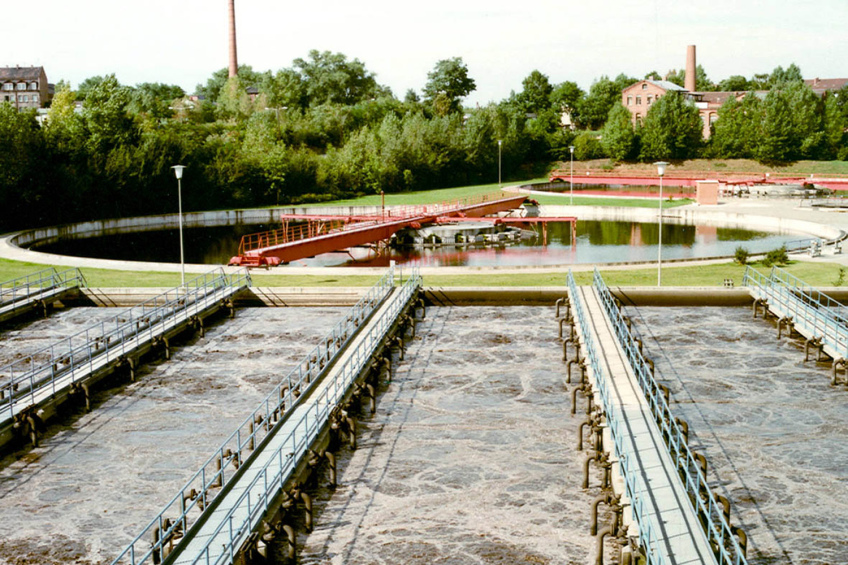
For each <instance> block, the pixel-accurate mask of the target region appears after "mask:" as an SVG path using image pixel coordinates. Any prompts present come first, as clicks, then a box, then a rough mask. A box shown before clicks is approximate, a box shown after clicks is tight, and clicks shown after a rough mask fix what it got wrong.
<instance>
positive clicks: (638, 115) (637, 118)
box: [636, 114, 642, 124]
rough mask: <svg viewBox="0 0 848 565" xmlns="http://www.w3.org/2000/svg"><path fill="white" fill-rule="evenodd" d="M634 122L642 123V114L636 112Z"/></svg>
mask: <svg viewBox="0 0 848 565" xmlns="http://www.w3.org/2000/svg"><path fill="white" fill-rule="evenodd" d="M636 123H637V124H641V123H642V114H636Z"/></svg>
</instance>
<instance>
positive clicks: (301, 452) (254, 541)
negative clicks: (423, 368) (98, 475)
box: [113, 267, 423, 565]
mask: <svg viewBox="0 0 848 565" xmlns="http://www.w3.org/2000/svg"><path fill="white" fill-rule="evenodd" d="M420 286H421V277H420V275H419V274H418V269H417V268H416V269H414V270H413V273H412V276H411V277H410V278H409V279H408V280H406V281H405V282H404V284H402V285H401V286H400V287H395V284H394V268H393V267H392V268H390V269H389V271H388V272H387V273H386V274H385V275H384V277H383V278H382V279H381V280H380V281H379V282H378V283H377V284H376V285H375V286H374V287H373V288H371V290H370V291H369V292H368V293H367V294H366V295H365V296H364V297H363V298H362V299H361V300H360V301H359V303H357V304H356V305H355V306H354V307H353V308H352V309H351V310H350V312H349V313H348V314H347V315H346V316H345V317H344V318H343V319H342V320H341V321H340V322H339V323H338V324H337V326H336V327H335V328H333V330H332V331H331V332H330V333H329V334H328V335H327V336H326V337H325V339H324V340H323V341H322V343H321V344H319V345H318V346H317V347H316V348H315V349H314V350H313V351H312V353H310V354H309V355H307V356H306V357H305V358H304V359H303V360H302V361H301V362H300V364H299V365H298V366H297V367H296V368H295V369H294V370H292V372H291V373H289V375H288V376H287V377H285V378H284V379H283V381H282V382H281V383H280V384H279V385H278V386H277V387H276V388H275V389H274V390H272V391H271V393H270V394H269V395H268V396H267V397H266V398H265V400H263V401H262V402H261V403H260V404H259V406H258V407H257V408H256V409H255V410H254V411H253V413H251V414H250V415H248V417H247V418H246V419H245V420H244V421H243V422H242V424H241V426H239V428H238V429H237V430H236V431H235V432H233V434H231V435H230V437H229V438H228V439H227V440H226V441H225V442H224V443H223V444H222V445H221V446H220V447H219V448H218V449H217V450H216V451H215V452H214V454H213V455H212V456H211V457H210V458H209V459H208V460H207V461H206V462H205V463H204V465H203V466H202V467H201V468H200V470H198V471H197V473H195V474H194V476H193V477H192V478H191V479H189V481H188V482H187V483H186V484H185V485H184V486H183V488H182V489H180V491H179V493H177V495H176V496H175V497H174V498H173V499H172V500H171V501H170V502H169V503H168V504H167V505H166V506H165V508H164V509H163V510H162V511H161V512H160V513H159V514H158V515H157V516H156V517H155V518H154V519H153V520H152V521H151V522H150V523H149V524H148V525H147V526H146V527H145V528H144V530H143V531H142V532H141V534H139V535H138V537H136V539H135V540H134V541H133V542H132V543H131V544H130V545H129V546H128V547H127V548H126V549H125V550H124V551H123V552H122V553H121V554H120V555H119V556H118V557H117V558H116V559H115V561H113V565H115V564H118V563H128V564H131V565H139V564H142V563H154V564H159V563H167V564H188V563H203V564H213V563H214V564H219V563H233V562H239V563H243V562H250V561H252V560H254V559H257V558H259V559H264V558H265V556H267V555H268V552H269V545H270V544H272V543H274V542H282V543H284V544H287V545H284V547H287V548H288V556H289V558H290V559H292V560H293V559H295V540H296V536H295V534H294V522H293V516H292V514H293V513H294V511H295V510H296V509H297V507H298V504H301V503H302V505H303V507H304V513H305V522H306V524H305V526H306V529H307V530H311V528H312V502H311V498H310V497H309V494H308V493H307V492H306V489H305V485H306V484H308V483H309V482H310V481H314V480H315V478H316V477H315V475H314V474H313V471H316V470H317V467H318V466H319V465H321V464H322V463H323V462H326V463H327V464H328V467H329V469H330V483H331V486H335V480H336V479H335V472H336V469H335V455H334V453H333V452H334V451H335V450H336V449H337V448H338V445H339V443H340V441H341V439H340V438H341V437H342V434H344V436H346V437H347V440H348V441H349V442H350V445H351V447H355V441H356V421H355V419H354V416H353V408H352V407H353V406H355V405H357V403H358V402H359V401H360V399H361V397H363V396H367V397H368V398H369V400H370V404H371V410H372V412H373V411H374V410H375V398H376V388H377V385H378V384H379V379H380V377H381V376H382V375H385V377H386V378H389V379H390V378H391V349H390V348H391V347H393V346H398V347H399V348H400V351H401V354H402V351H403V336H404V332H405V331H406V330H407V329H410V328H412V329H413V331H414V319H413V316H411V315H410V314H409V311H410V309H412V308H415V306H416V305H421V306H423V300H421V299H420V298H419V290H420ZM413 314H414V312H413Z"/></svg>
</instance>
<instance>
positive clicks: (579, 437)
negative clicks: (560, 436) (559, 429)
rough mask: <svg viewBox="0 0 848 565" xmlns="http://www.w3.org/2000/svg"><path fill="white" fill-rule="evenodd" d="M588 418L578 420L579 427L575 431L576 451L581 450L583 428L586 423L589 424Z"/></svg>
mask: <svg viewBox="0 0 848 565" xmlns="http://www.w3.org/2000/svg"><path fill="white" fill-rule="evenodd" d="M590 423H591V422H590V421H589V420H584V421H582V422H580V429H579V431H578V432H577V451H583V428H584V426H586V424H590Z"/></svg>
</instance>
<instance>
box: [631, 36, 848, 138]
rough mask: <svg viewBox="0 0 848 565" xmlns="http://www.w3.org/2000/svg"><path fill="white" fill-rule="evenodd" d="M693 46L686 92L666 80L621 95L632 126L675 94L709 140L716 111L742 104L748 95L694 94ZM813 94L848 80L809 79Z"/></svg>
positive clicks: (633, 87)
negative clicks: (693, 109)
mask: <svg viewBox="0 0 848 565" xmlns="http://www.w3.org/2000/svg"><path fill="white" fill-rule="evenodd" d="M695 74H696V66H695V46H694V45H689V46H688V47H687V50H686V78H685V81H686V82H685V88H684V87H680V86H678V85H676V84H674V83H673V82H669V81H666V80H640V81H639V82H637V83H634V84H631V85H630V86H628V87H627V88H625V89H624V90H622V91H621V104H622V105H623V106H624V107H625V108H627V109H628V110H630V115H631V121H632V122H633V125H634V126H635V125H636V124H639V123H642V121H643V120H644V119H645V116H646V115H647V114H648V110H650V108H651V104H653V103H654V102H656V101H657V100H658V99H659V98H661V97H662V96H663V95H665V94H666V93H667V92H669V91H672V90H676V91H679V92H681V93H683V95H684V96H685V97H686V99H687V100H690V101H692V103H693V104H694V105H695V107H696V108H697V109H698V113H699V114H700V116H701V122H703V126H704V127H703V136H704V139H709V137H710V133H711V129H710V127H711V126H712V125H713V124H714V123H715V122H716V120H718V110H719V108H721V105H722V104H724V103H725V102H726V101H727V99H728V98H730V97H734V98H736V99H737V100H742V99H743V98H744V97H745V96H746V95H747V94H748V92H744V91H736V92H696V91H695ZM804 82H805V83H806V84H807V85H808V86H809V87H810V88H812V90H813V92H815V93H816V94H818V95H819V96H823V95H824V94H825V93H826V92H829V91H834V90H839V89H841V88H842V87H844V86H846V85H848V79H845V78H831V79H819V78H816V79H810V80H805V81H804ZM753 93H754V95H755V96H759V97H761V98H765V95H766V94H768V91H765V90H757V91H753Z"/></svg>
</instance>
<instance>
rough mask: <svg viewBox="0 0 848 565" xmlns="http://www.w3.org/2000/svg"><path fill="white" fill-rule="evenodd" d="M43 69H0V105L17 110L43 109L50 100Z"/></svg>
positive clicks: (50, 90) (50, 91)
mask: <svg viewBox="0 0 848 565" xmlns="http://www.w3.org/2000/svg"><path fill="white" fill-rule="evenodd" d="M51 86H52V85H49V84H48V83H47V75H46V74H45V72H44V67H0V104H2V103H6V102H8V103H9V104H12V106H14V107H15V108H17V109H18V110H24V109H29V108H36V109H38V108H45V107H47V106H48V105H49V104H50V100H51V99H52V95H53V93H52V89H51Z"/></svg>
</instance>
